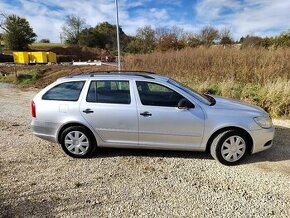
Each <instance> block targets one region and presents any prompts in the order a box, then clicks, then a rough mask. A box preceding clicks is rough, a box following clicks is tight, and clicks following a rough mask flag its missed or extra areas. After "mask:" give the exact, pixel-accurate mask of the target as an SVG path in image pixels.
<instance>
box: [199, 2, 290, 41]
mask: <svg viewBox="0 0 290 218" xmlns="http://www.w3.org/2000/svg"><path fill="white" fill-rule="evenodd" d="M195 10H196V12H197V18H198V20H199V22H201V23H204V24H211V25H213V26H226V27H228V28H230V29H232V30H233V35H234V37H235V38H236V39H238V38H239V37H241V36H244V35H247V34H257V35H271V34H274V35H276V34H277V31H278V32H279V31H283V30H287V29H288V28H289V27H290V25H289V21H290V20H289V18H290V16H289V11H290V1H288V0H280V1H270V0H254V1H253V0H245V1H243V2H241V1H235V0H221V1H214V0H204V1H200V2H199V3H198V4H197V5H196V7H195ZM225 10H229V11H228V13H226V15H224V14H223V13H224V12H225Z"/></svg>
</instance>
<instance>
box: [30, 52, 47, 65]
mask: <svg viewBox="0 0 290 218" xmlns="http://www.w3.org/2000/svg"><path fill="white" fill-rule="evenodd" d="M29 61H30V62H31V63H40V64H41V63H47V55H46V52H42V51H35V52H30V54H29Z"/></svg>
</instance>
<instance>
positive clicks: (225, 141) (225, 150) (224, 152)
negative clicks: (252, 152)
mask: <svg viewBox="0 0 290 218" xmlns="http://www.w3.org/2000/svg"><path fill="white" fill-rule="evenodd" d="M248 147H249V140H248V138H247V137H246V136H245V135H244V134H243V133H242V132H240V131H238V130H228V131H225V132H222V133H220V134H218V135H217V136H216V137H215V138H214V140H213V142H212V144H211V148H210V153H211V155H212V156H213V158H215V159H216V160H218V161H219V162H220V163H222V164H225V165H235V164H237V163H239V162H240V161H241V160H242V159H243V158H244V157H245V156H246V154H247V149H248Z"/></svg>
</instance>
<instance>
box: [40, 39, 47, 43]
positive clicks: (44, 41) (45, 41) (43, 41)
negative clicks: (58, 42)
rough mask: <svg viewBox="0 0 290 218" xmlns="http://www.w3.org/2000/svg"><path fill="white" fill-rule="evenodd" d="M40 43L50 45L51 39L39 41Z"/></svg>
mask: <svg viewBox="0 0 290 218" xmlns="http://www.w3.org/2000/svg"><path fill="white" fill-rule="evenodd" d="M39 42H40V43H50V41H49V39H41V40H39Z"/></svg>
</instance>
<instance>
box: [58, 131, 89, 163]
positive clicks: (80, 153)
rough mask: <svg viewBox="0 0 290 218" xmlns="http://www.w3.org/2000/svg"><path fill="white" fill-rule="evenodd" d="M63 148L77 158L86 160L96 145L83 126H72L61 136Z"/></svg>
mask: <svg viewBox="0 0 290 218" xmlns="http://www.w3.org/2000/svg"><path fill="white" fill-rule="evenodd" d="M61 147H62V149H63V150H64V152H65V153H66V154H67V155H69V156H71V157H75V158H85V157H88V156H90V155H91V154H92V153H93V150H94V147H95V143H94V140H93V136H92V134H91V133H90V132H89V131H88V130H87V129H86V128H84V127H82V126H72V127H68V128H67V129H65V130H64V131H63V132H62V134H61Z"/></svg>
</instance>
